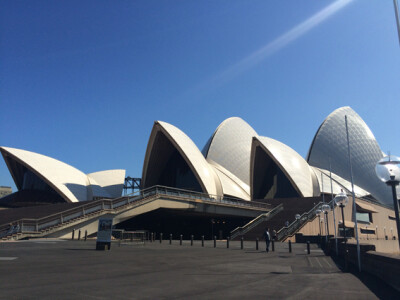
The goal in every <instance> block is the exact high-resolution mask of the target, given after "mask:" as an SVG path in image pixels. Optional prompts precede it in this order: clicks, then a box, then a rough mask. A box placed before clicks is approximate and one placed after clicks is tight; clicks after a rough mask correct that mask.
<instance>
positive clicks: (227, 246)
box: [226, 236, 229, 248]
mask: <svg viewBox="0 0 400 300" xmlns="http://www.w3.org/2000/svg"><path fill="white" fill-rule="evenodd" d="M226 248H229V236H228V237H227V238H226Z"/></svg>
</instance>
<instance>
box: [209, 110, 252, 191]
mask: <svg viewBox="0 0 400 300" xmlns="http://www.w3.org/2000/svg"><path fill="white" fill-rule="evenodd" d="M253 136H257V132H256V131H255V130H254V129H253V128H252V127H251V126H250V125H249V124H247V123H246V122H245V121H243V120H242V119H241V118H238V117H232V118H229V119H226V120H225V121H223V122H222V123H221V124H220V125H219V126H218V128H217V129H216V130H215V132H214V134H213V135H212V136H211V138H210V139H209V140H208V142H207V144H206V145H205V147H204V149H203V151H202V152H203V155H204V156H205V157H206V158H207V159H211V160H212V161H214V162H216V163H217V164H219V165H220V166H222V167H224V168H225V169H226V170H228V171H229V172H231V173H232V174H234V175H235V176H236V177H237V178H238V179H240V180H241V181H243V183H245V184H246V185H248V186H249V185H250V167H249V166H250V153H251V143H252V138H253Z"/></svg>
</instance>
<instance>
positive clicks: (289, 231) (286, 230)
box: [276, 199, 334, 241]
mask: <svg viewBox="0 0 400 300" xmlns="http://www.w3.org/2000/svg"><path fill="white" fill-rule="evenodd" d="M332 203H334V200H333V199H332V200H331V201H329V202H318V203H317V204H316V205H315V206H314V207H313V208H311V209H310V210H309V211H308V212H305V213H303V214H302V215H301V216H300V219H298V220H295V221H293V222H292V223H290V224H289V226H284V227H282V228H281V229H280V230H279V231H278V232H277V233H276V237H277V240H278V241H281V240H283V239H285V238H286V237H288V236H289V235H290V236H293V233H295V232H296V231H297V230H298V229H299V228H300V227H302V226H303V225H304V224H305V223H307V222H308V221H309V220H313V219H314V218H315V217H316V213H315V211H316V210H317V209H319V208H321V205H323V204H328V205H329V206H331V205H332Z"/></svg>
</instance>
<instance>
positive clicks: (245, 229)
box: [230, 203, 283, 239]
mask: <svg viewBox="0 0 400 300" xmlns="http://www.w3.org/2000/svg"><path fill="white" fill-rule="evenodd" d="M282 210H283V203H281V204H279V205H278V206H276V207H275V208H273V209H272V210H271V211H269V212H267V213H264V214H261V215H259V216H258V217H257V218H255V219H253V220H251V221H250V222H249V223H247V224H246V225H244V226H242V227H237V228H235V229H234V230H232V231H231V234H230V236H231V237H230V238H231V239H234V238H236V237H238V236H239V235H244V234H246V233H247V232H249V231H250V230H251V229H253V228H254V227H256V226H257V225H259V224H260V223H262V222H265V221H268V220H269V219H271V218H272V217H273V216H275V215H276V214H277V213H279V212H281V211H282Z"/></svg>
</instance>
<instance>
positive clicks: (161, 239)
mask: <svg viewBox="0 0 400 300" xmlns="http://www.w3.org/2000/svg"><path fill="white" fill-rule="evenodd" d="M162 236H163V234H162V233H160V244H161V243H162Z"/></svg>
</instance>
